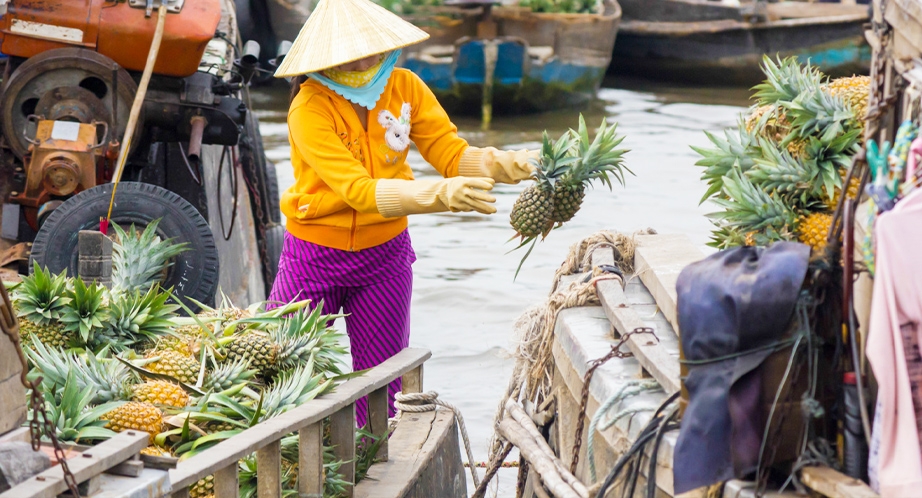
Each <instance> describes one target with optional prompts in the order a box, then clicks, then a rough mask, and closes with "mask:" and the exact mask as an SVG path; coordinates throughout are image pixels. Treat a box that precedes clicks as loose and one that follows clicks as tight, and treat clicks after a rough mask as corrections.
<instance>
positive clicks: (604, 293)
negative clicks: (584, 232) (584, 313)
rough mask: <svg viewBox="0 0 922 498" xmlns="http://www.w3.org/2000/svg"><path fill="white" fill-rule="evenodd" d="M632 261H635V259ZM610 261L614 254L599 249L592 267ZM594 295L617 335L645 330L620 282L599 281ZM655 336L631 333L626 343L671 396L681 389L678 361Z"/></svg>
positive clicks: (593, 258)
mask: <svg viewBox="0 0 922 498" xmlns="http://www.w3.org/2000/svg"><path fill="white" fill-rule="evenodd" d="M638 249H640V248H639V247H638ZM634 259H635V261H636V260H637V258H636V256H635V258H634ZM613 261H614V254H613V253H612V251H611V249H598V250H596V251H595V252H594V253H593V255H592V265H593V266H601V265H605V264H611V262H613ZM596 292H597V294H598V296H599V301H601V303H602V309H603V310H605V315H606V316H607V317H608V319H609V321H610V322H611V324H612V325H614V327H615V330H616V331H617V332H618V335H619V336H623V335H625V334H628V333H630V332H632V331H634V330H636V329H639V328H644V327H648V324H647V323H645V322H644V320H643V319H641V317H640V315H638V314H637V311H635V310H634V308H633V307H632V306H631V304H630V302H629V301H628V299H627V296H625V294H624V290H623V289H622V288H621V282H619V281H618V280H602V281H599V282H598V283H597V284H596ZM651 328H652V327H651ZM655 334H656V329H655V328H654V329H653V334H646V333H643V334H633V335H631V336H630V337H628V339H627V343H626V344H627V346H628V348H630V350H631V352H632V353H634V357H635V358H637V361H639V362H640V364H641V365H643V368H644V370H646V371H647V372H649V373H650V375H651V376H652V377H653V378H654V379H656V380H657V382H659V383H660V385H662V386H663V389H664V390H665V391H666V392H667V393H668V394H672V393H674V392H677V391H679V390H680V389H681V388H682V384H681V381H680V380H679V361H678V358H676V357H675V356H673V355H672V354H670V353H669V351H667V350H666V347H665V346H664V345H663V344H662V343H661V342H660V341H659V339H657V336H656V335H655Z"/></svg>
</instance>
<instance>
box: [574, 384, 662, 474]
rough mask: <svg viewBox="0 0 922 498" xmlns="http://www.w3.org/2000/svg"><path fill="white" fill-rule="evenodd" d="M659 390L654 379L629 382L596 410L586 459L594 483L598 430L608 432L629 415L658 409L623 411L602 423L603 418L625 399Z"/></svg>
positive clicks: (641, 408)
mask: <svg viewBox="0 0 922 498" xmlns="http://www.w3.org/2000/svg"><path fill="white" fill-rule="evenodd" d="M657 389H660V385H659V383H658V382H656V381H655V380H653V379H646V380H632V381H629V382H628V383H627V384H625V385H623V386H621V389H619V390H618V392H616V393H615V394H614V395H612V396H610V397H609V398H608V399H607V400H605V402H604V403H602V406H600V407H599V409H598V410H596V412H595V414H594V415H593V416H592V420H591V421H590V422H589V435H588V437H587V438H586V439H587V441H586V459H587V460H589V478H590V479H591V480H592V482H595V481H596V469H595V457H594V455H595V448H594V444H593V441H594V440H595V438H594V437H593V435H594V434H595V433H596V431H597V430H598V431H599V432H601V431H604V430H607V429H608V428H609V427H611V426H612V425H615V423H617V422H618V420H621V419H622V418H624V417H626V416H628V415H633V414H635V413H638V412H641V411H653V410H656V407H655V406H654V407H653V408H648V407H646V406H644V407H639V408H629V409H627V410H621V411H620V412H618V413H616V414H615V416H614V417H612V418H610V419H609V420H606V421H605V422H602V417H604V416H605V414H606V413H608V412H609V410H611V409H612V408H613V407H614V406H615V405H616V404H618V403H621V402H622V401H624V400H625V399H627V398H629V397H631V396H637V395H638V394H642V393H645V392H649V391H654V390H657ZM600 423H601V424H602V425H601V427H599V424H600Z"/></svg>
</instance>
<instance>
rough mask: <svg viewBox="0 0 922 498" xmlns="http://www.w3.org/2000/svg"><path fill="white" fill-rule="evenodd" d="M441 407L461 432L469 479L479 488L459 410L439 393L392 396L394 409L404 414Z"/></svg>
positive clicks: (462, 418)
mask: <svg viewBox="0 0 922 498" xmlns="http://www.w3.org/2000/svg"><path fill="white" fill-rule="evenodd" d="M438 406H443V407H445V408H448V409H449V410H451V411H452V412H454V414H455V420H457V421H458V428H459V429H460V430H461V439H462V440H463V441H464V451H466V452H467V461H468V468H469V469H470V470H471V478H472V479H473V480H474V487H475V488H476V487H478V486H480V478H479V477H478V476H477V465H476V462H475V460H474V453H473V452H472V451H471V441H470V439H469V438H468V436H467V427H466V426H465V425H464V417H463V416H462V415H461V410H459V409H458V407H456V406H455V405H452V404H451V403H447V402H445V401H442V400H440V399H439V393H437V392H435V391H427V392H424V393H406V394H404V393H402V392H398V393H397V394H395V395H394V407H395V408H397V409H398V410H400V411H402V412H406V413H424V412H434V411H436V407H438Z"/></svg>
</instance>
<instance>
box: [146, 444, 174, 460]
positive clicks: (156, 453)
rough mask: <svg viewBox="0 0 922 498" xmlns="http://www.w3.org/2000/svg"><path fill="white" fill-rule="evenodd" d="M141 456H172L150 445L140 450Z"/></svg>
mask: <svg viewBox="0 0 922 498" xmlns="http://www.w3.org/2000/svg"><path fill="white" fill-rule="evenodd" d="M141 454H142V455H148V456H155V457H172V456H173V454H172V453H170V452H169V451H167V450H165V449H163V448H161V447H159V446H156V445H150V446H147V447H145V448H144V449H142V450H141Z"/></svg>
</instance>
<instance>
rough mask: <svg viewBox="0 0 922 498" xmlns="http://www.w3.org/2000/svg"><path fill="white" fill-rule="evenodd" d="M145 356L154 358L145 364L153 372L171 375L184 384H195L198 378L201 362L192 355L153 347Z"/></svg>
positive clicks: (150, 358)
mask: <svg viewBox="0 0 922 498" xmlns="http://www.w3.org/2000/svg"><path fill="white" fill-rule="evenodd" d="M145 358H147V359H149V360H153V361H151V362H150V363H147V364H146V365H144V368H146V369H147V370H150V371H151V372H154V373H158V374H163V375H169V376H170V377H172V378H174V379H176V380H178V381H179V382H182V383H184V384H195V383H196V381H197V380H198V376H199V371H200V370H201V363H199V362H198V360H196V359H195V358H193V357H191V356H187V355H184V354H182V353H179V352H177V351H174V350H172V349H153V350H151V351H150V352H148V353H147V355H145Z"/></svg>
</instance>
